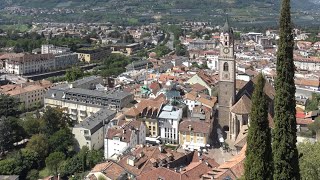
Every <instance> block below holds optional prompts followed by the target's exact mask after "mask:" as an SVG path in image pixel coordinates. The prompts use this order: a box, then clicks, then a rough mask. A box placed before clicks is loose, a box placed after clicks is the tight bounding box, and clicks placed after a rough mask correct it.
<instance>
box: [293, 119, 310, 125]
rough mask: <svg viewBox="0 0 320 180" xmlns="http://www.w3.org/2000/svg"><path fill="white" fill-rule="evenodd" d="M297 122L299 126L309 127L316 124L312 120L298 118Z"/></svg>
mask: <svg viewBox="0 0 320 180" xmlns="http://www.w3.org/2000/svg"><path fill="white" fill-rule="evenodd" d="M296 121H297V124H298V125H308V124H311V123H313V122H314V121H313V120H312V119H311V118H307V119H304V118H297V120H296Z"/></svg>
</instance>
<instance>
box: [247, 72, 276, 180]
mask: <svg viewBox="0 0 320 180" xmlns="http://www.w3.org/2000/svg"><path fill="white" fill-rule="evenodd" d="M264 84H265V79H264V77H263V75H262V74H259V75H258V81H257V84H256V85H255V87H254V92H253V96H252V109H251V113H250V126H249V131H248V137H247V150H246V159H245V179H255V180H259V179H261V180H267V179H270V180H271V179H273V177H272V171H273V169H272V167H273V164H272V148H271V130H270V127H269V121H268V100H267V97H266V94H265V93H264V90H263V88H264Z"/></svg>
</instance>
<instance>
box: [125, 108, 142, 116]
mask: <svg viewBox="0 0 320 180" xmlns="http://www.w3.org/2000/svg"><path fill="white" fill-rule="evenodd" d="M139 114H140V111H138V109H137V108H135V107H132V108H130V109H129V110H127V111H125V112H124V115H126V116H138V115H139Z"/></svg>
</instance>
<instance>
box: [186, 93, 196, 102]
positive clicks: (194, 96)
mask: <svg viewBox="0 0 320 180" xmlns="http://www.w3.org/2000/svg"><path fill="white" fill-rule="evenodd" d="M184 98H185V99H188V100H192V101H195V100H196V99H197V96H196V95H194V94H193V93H187V94H185V95H184Z"/></svg>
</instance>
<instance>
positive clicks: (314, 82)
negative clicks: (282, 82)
mask: <svg viewBox="0 0 320 180" xmlns="http://www.w3.org/2000/svg"><path fill="white" fill-rule="evenodd" d="M294 82H295V84H296V85H300V86H310V87H317V88H318V87H319V86H320V81H319V79H295V81H294Z"/></svg>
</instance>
